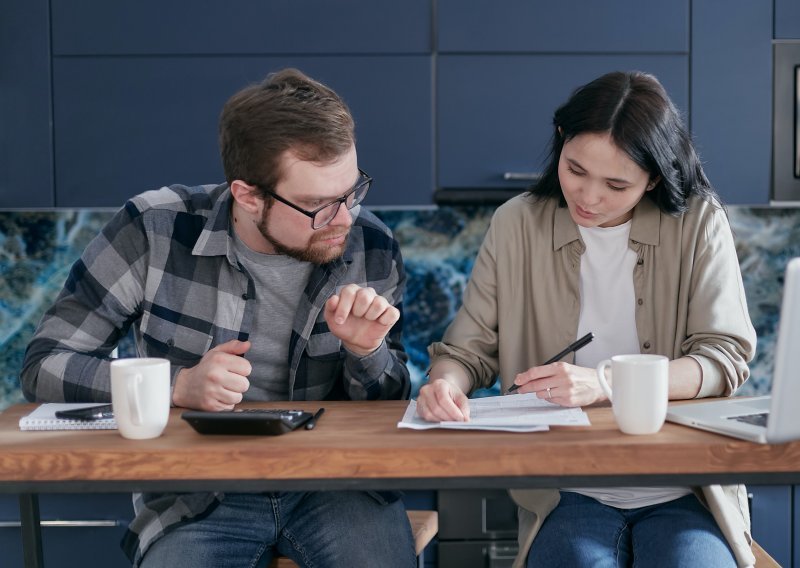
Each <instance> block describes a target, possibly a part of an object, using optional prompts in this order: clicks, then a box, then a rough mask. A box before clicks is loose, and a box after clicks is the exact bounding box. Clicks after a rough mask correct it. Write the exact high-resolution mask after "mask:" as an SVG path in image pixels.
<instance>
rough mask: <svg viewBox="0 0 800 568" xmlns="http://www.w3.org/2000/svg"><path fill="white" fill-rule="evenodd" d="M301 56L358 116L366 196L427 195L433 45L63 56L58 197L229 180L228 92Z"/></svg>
mask: <svg viewBox="0 0 800 568" xmlns="http://www.w3.org/2000/svg"><path fill="white" fill-rule="evenodd" d="M285 66H294V67H298V68H299V69H301V70H303V71H304V72H306V73H308V74H309V75H311V76H312V77H314V78H316V79H319V80H321V81H323V82H325V83H327V84H329V85H330V86H331V87H333V88H334V89H335V90H336V91H337V92H338V93H339V94H340V95H341V96H342V97H343V98H344V99H345V101H346V102H347V103H348V105H349V106H350V108H351V111H352V112H353V115H354V117H355V121H356V136H357V139H358V142H357V146H358V151H359V165H360V166H361V167H362V168H363V169H364V170H365V171H367V172H369V174H370V175H371V176H372V177H373V178H374V179H375V184H374V186H373V190H372V191H371V192H370V195H369V196H368V198H367V200H368V201H367V205H369V206H378V205H411V204H418V203H422V202H425V201H427V200H429V199H430V194H431V191H432V183H433V182H432V179H433V164H432V160H433V151H432V134H431V120H432V119H431V103H430V96H431V95H430V93H431V63H430V59H429V58H428V57H426V56H417V55H397V56H392V57H388V56H387V57H381V58H376V57H370V56H360V55H352V56H325V57H323V56H293V57H289V56H286V57H277V56H276V57H267V56H264V57H217V56H207V57H189V58H184V57H157V58H151V57H125V58H115V57H90V58H82V57H81V58H73V57H69V58H58V59H56V60H55V62H54V70H53V71H54V72H53V77H54V78H53V81H54V85H55V91H56V92H57V93H58V96H57V97H56V100H55V104H54V124H55V164H56V180H55V186H56V202H55V205H56V206H57V207H97V206H106V207H118V206H120V205H121V204H122V203H123V202H124V201H125V199H127V198H128V197H130V196H132V195H134V194H136V193H139V192H142V191H146V190H149V189H155V188H157V187H160V186H162V185H167V184H172V183H183V184H201V183H218V182H222V181H224V178H223V174H222V166H221V163H220V159H219V150H218V148H217V120H218V117H219V112H220V110H221V108H222V105H223V104H224V102H225V101H226V100H227V98H228V97H229V96H230V95H232V94H233V93H234V92H235V91H236V90H238V89H239V88H241V87H242V86H244V85H246V84H249V83H252V82H256V81H259V80H261V79H263V78H264V77H265V75H266V74H267V73H268V72H270V71H275V70H278V69H280V68H282V67H285Z"/></svg>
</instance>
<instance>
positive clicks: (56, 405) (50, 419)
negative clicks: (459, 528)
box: [19, 402, 117, 430]
mask: <svg viewBox="0 0 800 568" xmlns="http://www.w3.org/2000/svg"><path fill="white" fill-rule="evenodd" d="M102 405H103V403H99V404H97V406H102ZM88 406H93V405H92V404H86V403H85V402H79V403H63V402H46V403H44V404H40V405H39V406H38V407H37V408H36V410H34V411H33V412H31V413H30V414H28V415H27V416H23V417H22V418H20V419H19V429H20V430H114V429H116V427H117V423H116V421H115V420H114V419H113V418H103V419H101V420H68V419H65V418H57V417H56V412H57V411H59V410H69V409H72V408H85V407H88Z"/></svg>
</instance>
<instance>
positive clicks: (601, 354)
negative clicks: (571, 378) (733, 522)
mask: <svg viewBox="0 0 800 568" xmlns="http://www.w3.org/2000/svg"><path fill="white" fill-rule="evenodd" d="M578 229H579V231H580V234H581V238H582V239H583V242H584V244H585V245H586V252H585V253H584V254H583V255H582V256H581V278H580V291H581V312H580V318H579V319H578V335H577V336H578V337H582V336H583V335H585V334H586V333H589V332H590V331H591V332H593V333H594V335H595V338H594V340H593V341H592V342H591V343H589V344H588V345H587V346H585V347H583V348H582V349H580V350H578V351H576V352H575V364H576V365H579V366H581V367H589V368H591V369H593V368H594V367H596V366H597V364H598V363H600V361H602V360H603V359H608V358H609V357H611V356H612V355H622V354H631V353H639V352H640V351H639V337H638V335H637V333H636V294H635V293H634V290H633V269H634V267H635V266H636V253H635V252H634V251H633V250H631V249H630V248H629V247H628V240H629V236H630V231H631V221H628V222H627V223H623V224H622V225H618V226H616V227H607V228H606V227H592V228H588V229H587V228H585V227H578ZM562 490H563V491H574V492H576V493H580V494H582V495H586V496H588V497H592V498H594V499H597V500H598V501H600V502H601V503H603V504H605V505H609V506H611V507H617V508H619V509H634V508H637V507H646V506H648V505H656V504H658V503H666V502H667V501H672V500H673V499H678V498H679V497H683V496H684V495H687V494H689V493H691V490H690V489H689V488H688V487H599V488H594V487H592V488H583V487H572V488H563V489H562Z"/></svg>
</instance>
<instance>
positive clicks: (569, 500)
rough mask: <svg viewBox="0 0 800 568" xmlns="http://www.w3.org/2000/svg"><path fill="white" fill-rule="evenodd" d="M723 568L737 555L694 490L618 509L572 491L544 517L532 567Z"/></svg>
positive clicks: (532, 552) (733, 564)
mask: <svg viewBox="0 0 800 568" xmlns="http://www.w3.org/2000/svg"><path fill="white" fill-rule="evenodd" d="M560 566H563V567H569V568H580V567H587V568H588V567H591V568H621V567H626V568H627V567H629V566H633V567H637V566H641V567H647V568H662V567H663V568H666V567H671V568H678V567H680V568H687V567H695V566H696V567H698V568H701V567H702V568H721V567H726V568H728V567H731V568H735V567H736V560H735V557H734V555H733V552H732V551H731V548H730V547H729V546H728V543H727V541H726V540H725V537H724V536H723V535H722V532H721V531H720V530H719V527H718V526H717V523H716V521H714V518H713V517H712V516H711V513H710V512H709V511H708V510H707V509H706V508H705V507H704V506H703V505H702V503H700V501H698V499H697V497H695V496H694V495H686V496H685V497H681V498H680V499H675V500H674V501H669V502H667V503H660V504H658V505H651V506H649V507H640V508H638V509H617V508H615V507H609V506H608V505H603V504H602V503H600V502H599V501H597V500H596V499H592V498H591V497H586V496H585V495H581V494H579V493H572V492H569V491H562V492H561V501H560V503H559V504H558V506H557V507H556V508H555V509H554V510H553V512H552V513H550V515H549V516H548V517H547V518H546V519H545V521H544V524H543V525H542V528H541V530H540V531H539V533H538V534H537V535H536V538H535V539H534V541H533V546H532V547H531V550H530V552H529V553H528V568H539V567H543V568H544V567H547V568H554V567H560Z"/></svg>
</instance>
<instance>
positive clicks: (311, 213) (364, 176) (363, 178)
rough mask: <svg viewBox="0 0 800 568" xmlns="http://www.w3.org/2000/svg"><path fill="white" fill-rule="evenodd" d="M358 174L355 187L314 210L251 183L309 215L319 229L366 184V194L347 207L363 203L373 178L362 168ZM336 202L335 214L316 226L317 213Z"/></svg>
mask: <svg viewBox="0 0 800 568" xmlns="http://www.w3.org/2000/svg"><path fill="white" fill-rule="evenodd" d="M358 175H359V176H360V177H361V179H360V180H359V181H357V182H356V184H355V185H354V186H353V187H351V188H350V189H348V190H347V192H345V194H344V195H342V196H341V197H337V198H336V199H333V200H331V201H329V202H328V203H325V204H324V205H320V206H319V207H317V208H316V209H314V210H313V211H308V210H307V209H303V208H302V207H300V206H299V205H295V204H294V203H292V202H291V201H289V200H288V199H286V198H284V197H281V196H280V195H278V194H277V193H275V192H274V191H272V190H270V189H267V188H266V187H264V186H262V185H259V184H257V183H256V184H251V185H254V186H256V187H258V188H259V189H261V191H263V192H264V193H266V194H267V195H269V196H271V197H274V198H275V199H277V200H278V201H280V202H281V203H283V204H284V205H288V206H289V207H291V208H292V209H294V210H295V211H299V212H300V213H302V214H303V215H305V216H306V217H309V218H310V219H311V228H312V229H314V230H315V231H316V230H317V229H321V228H322V227H325V226H326V225H328V224H330V222H331V221H333V220H334V219H335V218H336V216H337V215H338V214H339V207H341V206H342V203H344V204H345V206H346V204H347V198H348V197H350V196H351V195H353V194H354V193H355V192H356V191H358V190H359V189H361V188H363V187H364V186H366V189H365V190H364V195H362V196H361V198H360V199H359V200H358V201H353V203H352V205H350V206H349V207H347V209H348V210H350V209H353V208H354V207H355V206H356V205H358V204H359V203H361V202H362V201H363V200H364V197H366V195H367V192H368V191H369V188H370V186H371V185H372V178H371V177H370V176H369V174H367V172H365V171H364V170H362V169H361V168H358ZM334 203H336V204H337V205H336V211H334V212H333V215H331V216H330V218H328V220H327V221H325V222H324V223H322V224H321V225H319V226H316V227H315V226H314V219H315V218H316V216H317V213H319V212H320V211H322V210H323V209H326V208H327V207H330V206H331V205H333V204H334Z"/></svg>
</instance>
